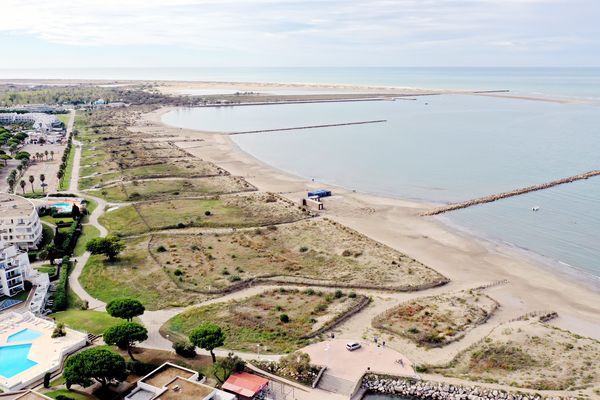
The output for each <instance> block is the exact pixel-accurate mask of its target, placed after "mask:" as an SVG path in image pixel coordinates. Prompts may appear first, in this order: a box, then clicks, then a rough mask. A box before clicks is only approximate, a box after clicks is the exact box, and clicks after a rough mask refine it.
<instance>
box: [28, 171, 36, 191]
mask: <svg viewBox="0 0 600 400" xmlns="http://www.w3.org/2000/svg"><path fill="white" fill-rule="evenodd" d="M34 181H35V178H34V177H33V175H29V183H31V193H33V182H34Z"/></svg>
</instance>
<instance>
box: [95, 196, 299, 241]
mask: <svg viewBox="0 0 600 400" xmlns="http://www.w3.org/2000/svg"><path fill="white" fill-rule="evenodd" d="M207 213H210V214H209V215H207ZM306 217H307V214H306V213H304V212H302V211H300V210H298V208H297V207H296V206H294V205H293V204H290V203H288V202H287V201H284V200H282V199H281V198H279V197H276V196H273V195H268V194H251V195H237V196H223V197H220V198H215V199H181V200H169V201H154V202H146V203H138V204H135V205H129V206H125V207H121V208H119V209H117V210H114V211H111V212H108V213H105V214H104V215H102V217H101V218H100V223H101V224H102V225H104V226H105V227H106V228H107V229H108V230H109V231H110V232H111V233H113V234H118V235H123V236H129V235H135V234H140V233H144V232H149V231H155V230H161V229H173V228H185V227H209V228H217V227H238V228H240V227H252V226H263V225H271V224H280V223H285V222H293V221H297V220H300V219H302V218H306Z"/></svg>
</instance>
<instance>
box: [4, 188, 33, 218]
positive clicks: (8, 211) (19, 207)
mask: <svg viewBox="0 0 600 400" xmlns="http://www.w3.org/2000/svg"><path fill="white" fill-rule="evenodd" d="M34 209H35V207H34V206H33V203H32V202H31V201H29V200H27V199H26V198H24V197H21V196H16V195H14V194H7V193H0V218H6V217H29V216H30V215H31V213H32V212H33V210H34Z"/></svg>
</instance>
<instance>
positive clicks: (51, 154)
mask: <svg viewBox="0 0 600 400" xmlns="http://www.w3.org/2000/svg"><path fill="white" fill-rule="evenodd" d="M50 157H51V158H52V159H53V160H54V150H50Z"/></svg>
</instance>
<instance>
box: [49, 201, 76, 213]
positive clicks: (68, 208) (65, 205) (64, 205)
mask: <svg viewBox="0 0 600 400" xmlns="http://www.w3.org/2000/svg"><path fill="white" fill-rule="evenodd" d="M50 207H51V208H56V209H60V211H62V212H71V210H72V209H73V205H72V204H69V203H56V204H52V205H51V206H50Z"/></svg>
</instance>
